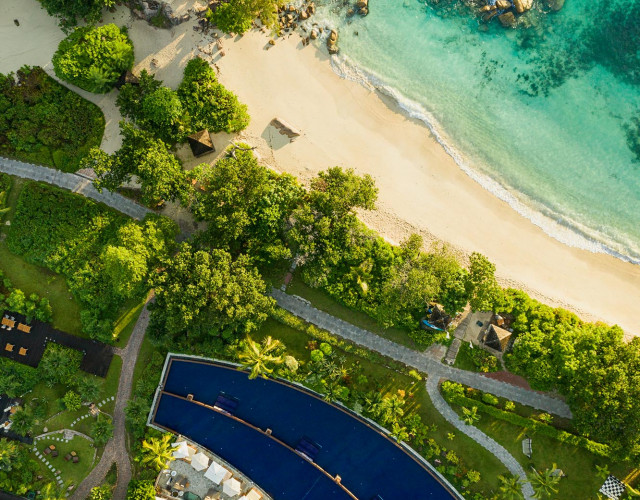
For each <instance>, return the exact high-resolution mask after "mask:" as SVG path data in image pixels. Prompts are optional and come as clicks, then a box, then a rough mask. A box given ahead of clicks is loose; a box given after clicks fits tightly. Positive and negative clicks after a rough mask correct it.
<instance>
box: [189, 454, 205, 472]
mask: <svg viewBox="0 0 640 500" xmlns="http://www.w3.org/2000/svg"><path fill="white" fill-rule="evenodd" d="M191 467H193V468H194V469H195V470H198V471H200V470H205V469H206V468H207V467H209V457H207V456H206V455H205V454H204V453H202V452H200V453H196V454H195V455H194V456H193V457H192V458H191Z"/></svg>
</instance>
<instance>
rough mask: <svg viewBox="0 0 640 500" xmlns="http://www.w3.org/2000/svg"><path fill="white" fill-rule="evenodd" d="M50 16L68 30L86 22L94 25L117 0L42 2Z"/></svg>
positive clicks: (51, 0)
mask: <svg viewBox="0 0 640 500" xmlns="http://www.w3.org/2000/svg"><path fill="white" fill-rule="evenodd" d="M40 3H41V4H42V6H43V7H44V8H45V9H46V10H47V13H48V14H49V15H50V16H56V17H58V18H59V19H60V27H61V28H62V30H63V31H65V33H66V32H67V30H69V29H70V28H72V27H73V26H75V25H76V24H78V21H80V20H84V21H85V22H87V23H89V24H94V23H96V22H98V21H99V20H100V16H101V15H102V10H103V9H104V8H105V7H113V6H114V5H115V0H40Z"/></svg>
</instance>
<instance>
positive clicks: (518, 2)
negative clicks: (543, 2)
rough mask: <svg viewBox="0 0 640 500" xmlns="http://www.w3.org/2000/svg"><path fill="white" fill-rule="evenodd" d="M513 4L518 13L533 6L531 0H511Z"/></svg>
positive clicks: (522, 12)
mask: <svg viewBox="0 0 640 500" xmlns="http://www.w3.org/2000/svg"><path fill="white" fill-rule="evenodd" d="M513 6H514V7H515V9H516V12H517V13H518V14H524V13H525V12H527V11H528V10H531V7H533V0H513Z"/></svg>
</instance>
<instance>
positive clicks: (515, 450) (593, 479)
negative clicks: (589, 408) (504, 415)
mask: <svg viewBox="0 0 640 500" xmlns="http://www.w3.org/2000/svg"><path fill="white" fill-rule="evenodd" d="M453 407H454V409H455V410H456V411H457V412H458V413H459V414H461V413H462V411H461V409H460V407H459V406H457V405H453ZM475 426H476V427H477V428H478V429H480V430H481V431H483V432H485V433H486V434H487V435H488V436H490V437H492V438H493V439H495V440H496V441H497V442H498V443H500V444H501V445H502V446H504V447H505V448H506V449H507V450H508V451H509V452H510V453H511V454H512V455H513V457H514V458H515V459H516V460H518V462H520V464H521V465H522V467H523V468H524V470H525V472H527V473H529V472H531V467H532V466H533V467H535V468H536V469H537V470H539V471H543V470H545V469H547V468H550V467H552V466H553V464H554V463H555V464H557V467H558V468H560V469H562V470H563V471H564V473H565V474H566V475H567V477H566V478H563V479H562V480H561V482H560V487H559V492H558V495H557V498H573V499H581V500H582V499H584V500H587V499H589V500H590V499H594V500H595V499H596V498H598V496H597V491H598V489H599V488H600V486H601V485H602V482H603V480H602V479H601V478H599V477H597V476H596V468H595V466H596V465H599V466H602V465H604V464H605V463H606V464H607V465H608V466H609V469H610V471H611V473H612V474H613V475H615V476H616V477H618V478H625V477H627V475H628V474H629V473H630V469H631V467H630V466H629V464H624V463H611V462H608V461H607V460H606V459H604V458H602V457H599V456H596V455H593V454H591V453H589V452H588V451H586V450H585V449H584V448H580V447H577V446H572V445H569V444H566V443H561V442H559V441H557V440H555V439H552V438H549V437H546V436H539V435H533V436H531V437H532V450H533V454H532V457H531V460H529V458H527V457H526V456H525V455H524V454H523V453H522V440H523V439H524V438H525V433H526V431H525V430H524V429H523V428H522V427H518V426H516V425H513V424H510V423H508V422H505V421H503V420H494V419H491V417H489V416H488V415H484V414H482V416H481V417H480V420H479V421H478V422H477V423H476V424H475Z"/></svg>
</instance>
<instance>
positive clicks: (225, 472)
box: [204, 462, 231, 485]
mask: <svg viewBox="0 0 640 500" xmlns="http://www.w3.org/2000/svg"><path fill="white" fill-rule="evenodd" d="M204 477H206V478H207V479H210V480H211V481H213V482H214V483H216V484H218V485H219V484H220V483H221V482H222V481H224V480H225V479H228V478H230V477H231V471H230V470H229V469H227V468H225V467H223V466H222V465H220V464H219V463H218V462H211V465H210V466H209V468H208V469H207V472H205V473H204Z"/></svg>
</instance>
